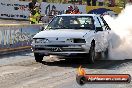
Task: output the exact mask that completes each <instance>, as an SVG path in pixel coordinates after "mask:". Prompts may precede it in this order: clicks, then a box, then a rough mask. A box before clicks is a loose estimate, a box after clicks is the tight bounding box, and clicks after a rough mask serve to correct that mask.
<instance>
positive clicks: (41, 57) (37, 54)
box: [34, 53, 44, 63]
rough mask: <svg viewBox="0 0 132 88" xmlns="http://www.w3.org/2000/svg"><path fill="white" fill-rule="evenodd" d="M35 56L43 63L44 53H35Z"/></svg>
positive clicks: (37, 60)
mask: <svg viewBox="0 0 132 88" xmlns="http://www.w3.org/2000/svg"><path fill="white" fill-rule="evenodd" d="M34 57H35V60H36V62H40V63H41V62H42V60H43V57H44V55H41V54H39V53H34Z"/></svg>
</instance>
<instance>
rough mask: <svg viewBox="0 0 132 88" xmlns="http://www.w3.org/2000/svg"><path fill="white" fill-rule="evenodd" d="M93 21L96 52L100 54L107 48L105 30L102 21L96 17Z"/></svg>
mask: <svg viewBox="0 0 132 88" xmlns="http://www.w3.org/2000/svg"><path fill="white" fill-rule="evenodd" d="M94 20H95V33H96V35H95V40H96V47H95V49H96V51H97V52H102V51H105V50H106V48H107V45H108V44H107V38H106V34H107V31H106V30H105V26H103V21H101V18H99V17H98V16H97V17H95V18H94Z"/></svg>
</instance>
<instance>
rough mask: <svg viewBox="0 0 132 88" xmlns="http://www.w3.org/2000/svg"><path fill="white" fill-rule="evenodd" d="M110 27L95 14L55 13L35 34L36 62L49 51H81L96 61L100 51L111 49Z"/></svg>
mask: <svg viewBox="0 0 132 88" xmlns="http://www.w3.org/2000/svg"><path fill="white" fill-rule="evenodd" d="M110 31H111V29H110V27H109V26H108V24H107V23H106V21H105V20H104V18H103V17H102V16H99V15H95V14H62V15H57V16H56V17H54V18H53V19H52V20H51V21H50V23H49V24H48V25H47V26H46V27H45V29H44V30H43V31H41V32H39V33H37V34H36V35H35V36H34V37H33V42H32V44H31V45H32V51H33V52H34V56H35V60H36V62H42V60H43V57H44V56H47V55H78V54H82V56H84V57H85V59H86V58H87V60H88V62H90V63H94V62H95V55H96V53H104V52H107V50H108V46H109V44H108V42H109V39H108V36H109V34H110Z"/></svg>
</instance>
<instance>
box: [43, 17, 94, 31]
mask: <svg viewBox="0 0 132 88" xmlns="http://www.w3.org/2000/svg"><path fill="white" fill-rule="evenodd" d="M46 29H51V30H58V29H87V30H94V22H93V17H92V16H57V17H55V18H53V20H52V21H51V22H50V23H49V25H48V26H47V27H46Z"/></svg>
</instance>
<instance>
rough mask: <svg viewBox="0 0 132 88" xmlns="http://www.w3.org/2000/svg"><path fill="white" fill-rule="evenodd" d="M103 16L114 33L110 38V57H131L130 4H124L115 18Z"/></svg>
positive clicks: (131, 24)
mask: <svg viewBox="0 0 132 88" xmlns="http://www.w3.org/2000/svg"><path fill="white" fill-rule="evenodd" d="M104 18H105V20H106V21H107V23H108V24H109V26H110V27H111V29H112V31H113V32H114V33H115V34H112V35H111V40H110V48H109V56H110V59H114V60H123V59H132V5H130V4H128V5H126V7H125V9H124V10H122V12H121V13H120V14H119V15H118V17H116V18H112V17H110V16H105V17H104Z"/></svg>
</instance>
